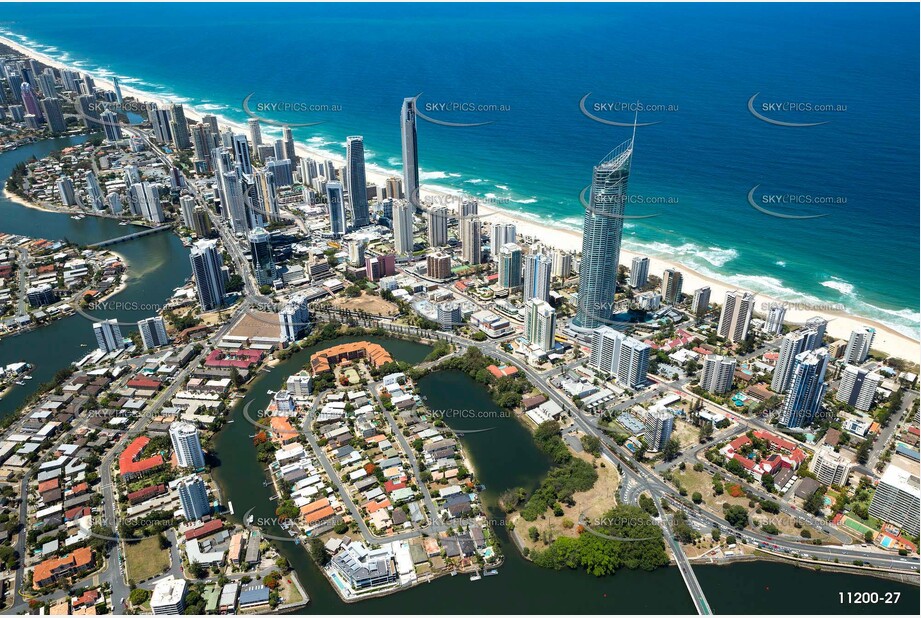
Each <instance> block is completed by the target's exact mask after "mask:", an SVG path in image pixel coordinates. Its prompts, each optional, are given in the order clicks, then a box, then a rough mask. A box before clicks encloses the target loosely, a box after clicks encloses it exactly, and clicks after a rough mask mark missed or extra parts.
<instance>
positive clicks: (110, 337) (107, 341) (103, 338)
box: [93, 320, 125, 353]
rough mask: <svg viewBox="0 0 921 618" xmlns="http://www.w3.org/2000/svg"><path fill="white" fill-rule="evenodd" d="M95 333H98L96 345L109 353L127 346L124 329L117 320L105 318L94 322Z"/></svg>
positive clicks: (100, 349)
mask: <svg viewBox="0 0 921 618" xmlns="http://www.w3.org/2000/svg"><path fill="white" fill-rule="evenodd" d="M93 334H95V335H96V345H97V346H99V351H100V352H103V353H109V352H112V351H113V350H121V349H123V348H124V347H125V343H124V339H122V331H121V329H120V328H119V327H118V322H117V321H116V320H104V321H102V322H96V323H94V324H93Z"/></svg>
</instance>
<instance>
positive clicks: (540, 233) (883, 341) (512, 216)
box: [0, 36, 921, 362]
mask: <svg viewBox="0 0 921 618" xmlns="http://www.w3.org/2000/svg"><path fill="white" fill-rule="evenodd" d="M0 43H3V44H5V45H7V46H8V47H10V48H11V49H13V50H16V51H17V52H19V53H21V54H23V55H25V56H28V57H32V58H35V59H37V60H39V61H40V62H42V63H44V64H46V65H48V66H53V67H56V68H59V69H60V68H66V69H71V70H78V71H81V72H87V71H84V70H83V69H81V68H79V67H73V66H70V65H68V64H66V63H64V62H61V61H59V60H56V59H54V58H51V57H50V56H48V55H47V54H44V53H42V52H38V51H36V50H33V49H31V48H29V47H27V46H26V45H23V44H22V43H19V42H17V41H14V40H12V39H10V38H9V37H7V36H0ZM97 79H98V81H100V82H103V83H105V84H107V85H109V86H110V87H111V84H112V81H111V78H107V77H106V78H97ZM121 90H122V93H123V95H124V96H126V97H133V98H135V99H137V100H138V101H150V102H154V103H158V104H160V103H168V102H169V101H167V99H165V98H164V97H162V96H161V95H156V94H151V93H148V92H144V91H142V90H138V89H137V88H133V87H130V86H126V85H124V84H122V85H121ZM184 108H185V112H186V117H187V118H188V119H190V120H194V121H200V120H201V118H202V116H204V115H205V114H207V113H208V112H201V111H200V110H197V109H195V108H194V107H192V106H191V105H187V104H184ZM212 115H214V116H216V117H217V118H218V119H219V122H220V123H222V124H224V125H226V126H230V127H232V128H233V129H234V130H237V131H241V132H242V133H244V134H246V135H248V129H247V128H246V126H244V125H243V124H242V123H240V122H236V121H231V120H229V119H227V118H226V117H224V116H221V115H220V114H217V113H215V114H212ZM276 128H277V127H276V126H274V125H272V126H271V130H265V131H264V132H265V133H270V134H271V133H273V132H274V130H275V129H276ZM295 150H296V152H297V153H298V154H299V155H301V156H307V157H310V158H314V159H319V160H325V159H329V160H331V161H333V162H334V163H336V164H342V163H344V161H345V157H344V154H338V153H332V152H324V151H322V150H319V149H314V148H311V147H310V146H309V145H305V144H304V143H297V142H296V143H295ZM393 174H394V173H393V171H388V170H385V169H384V168H381V167H379V166H376V165H368V166H367V178H368V181H369V182H373V183H375V184H377V185H378V186H382V185H383V184H384V183H385V182H386V178H387V177H389V176H391V175H393ZM430 187H431V186H430ZM461 195H464V194H463V192H462V191H451V190H447V189H444V188H424V187H423V188H421V189H420V197H421V198H422V201H425V199H426V198H430V197H431V198H435V199H436V201H438V200H439V199H440V200H445V199H446V198H447V199H448V200H457V199H458V197H459V196H461ZM471 197H472V196H471ZM481 201H483V202H486V203H485V204H483V203H481V204H480V208H481V211H482V212H483V213H485V214H488V215H490V216H492V217H494V218H495V221H506V222H512V223H515V224H516V226H517V228H518V229H517V231H518V233H519V234H521V235H524V236H531V237H533V238H537V239H540V241H541V242H542V244H544V245H546V246H548V247H553V248H558V249H562V250H566V251H569V250H576V251H578V250H580V249H581V244H582V243H581V234H580V233H579V232H577V231H574V230H568V229H565V228H560V227H551V226H547V225H544V224H542V223H538V222H536V221H533V220H531V219H528V218H527V217H524V216H522V215H521V214H520V213H517V212H515V211H507V210H503V209H501V208H497V207H495V206H493V205H491V204H490V203H489V200H486V199H482V200H481ZM637 255H643V254H642V253H639V252H637V251H635V250H627V249H623V248H622V249H621V255H620V263H621V264H623V265H626V266H629V265H630V262H631V260H632V259H633V257H635V256H637ZM647 257H649V260H650V272H651V273H653V274H655V273H661V272H663V271H664V270H666V269H667V268H675V269H677V270H679V271H680V272H681V273H682V274H683V275H684V285H683V290H682V291H683V292H684V293H685V294H687V293H689V292H693V290H694V289H696V288H699V287H703V286H709V287H710V290H711V302H715V303H719V304H722V303H723V302H724V298H725V295H726V292H728V291H731V290H740V291H749V292H752V293H753V294H754V295H755V296H756V297H757V301H756V303H757V304H756V312H755V313H756V315H757V314H760V315H764V313H765V311H764V310H763V309H761V307H764V306H766V305H768V304H780V305H783V306H785V307H787V315H786V316H785V320H784V321H785V323H788V324H793V325H798V324H803V323H804V322H805V321H806V320H807V319H809V318H811V317H813V316H819V317H822V318H824V319H826V320H828V322H829V324H828V328H827V332H828V334H829V335H830V336H833V337H835V338H837V339H844V340H847V339H848V337H849V336H850V333H851V331H853V330H855V329H857V328H859V327H861V326H871V327H873V328H875V329H876V331H877V332H876V337H875V338H874V341H873V343H874V345H873V349H874V350H878V351H880V352H884V353H886V354H888V355H890V356H894V357H898V358H902V359H905V360H909V361H911V362H916V360H917V358H918V357H919V355H921V336H919V337H918V338H912V337H910V336H908V335H906V334H904V333H902V332H900V331H899V330H897V329H896V328H895V327H892V326H889V325H887V324H884V323H882V322H880V321H879V320H875V319H871V318H865V317H862V316H859V315H857V314H853V313H848V312H846V311H844V310H841V309H836V308H832V306H833V305H835V304H836V303H833V302H821V301H820V302H818V303H814V302H810V301H808V300H804V301H800V302H795V301H793V302H791V301H783V300H780V299H777V298H774V297H772V296H771V295H769V294H762V293H760V292H756V291H755V290H752V289H750V288H746V287H744V286H735V285H732V284H730V283H725V282H722V281H720V280H719V279H717V278H715V277H712V276H708V275H704V274H702V273H700V272H698V271H696V270H694V269H693V268H690V267H688V266H686V265H684V264H681V263H680V262H678V261H674V260H669V259H667V258H663V257H654V256H652V255H649V256H647ZM839 304H840V303H839ZM808 306H817V307H818V308H816V309H803V308H800V307H808ZM826 307H828V308H826ZM916 334H917V333H916Z"/></svg>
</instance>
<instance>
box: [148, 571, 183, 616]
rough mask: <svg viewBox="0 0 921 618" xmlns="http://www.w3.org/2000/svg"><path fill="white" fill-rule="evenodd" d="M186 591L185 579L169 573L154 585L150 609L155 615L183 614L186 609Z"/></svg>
mask: <svg viewBox="0 0 921 618" xmlns="http://www.w3.org/2000/svg"><path fill="white" fill-rule="evenodd" d="M185 593H186V583H185V580H184V579H176V578H175V577H173V576H172V575H168V576H166V577H164V578H163V579H161V580H160V581H158V582H157V583H156V585H155V586H154V589H153V595H152V596H151V597H150V609H151V611H152V612H153V613H154V615H155V616H163V615H175V614H181V613H182V612H183V611H184V610H185Z"/></svg>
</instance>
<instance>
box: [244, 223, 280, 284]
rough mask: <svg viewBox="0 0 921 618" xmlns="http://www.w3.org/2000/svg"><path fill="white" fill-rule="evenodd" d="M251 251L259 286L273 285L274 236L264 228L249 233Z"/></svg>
mask: <svg viewBox="0 0 921 618" xmlns="http://www.w3.org/2000/svg"><path fill="white" fill-rule="evenodd" d="M249 250H250V256H251V257H252V261H253V271H255V273H256V282H257V283H258V284H259V285H272V281H274V280H275V258H274V257H273V256H272V236H271V235H270V234H269V233H268V232H266V231H265V229H264V228H261V227H257V228H256V229H255V230H253V231H252V232H250V233H249Z"/></svg>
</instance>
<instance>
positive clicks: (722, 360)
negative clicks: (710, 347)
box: [700, 354, 736, 394]
mask: <svg viewBox="0 0 921 618" xmlns="http://www.w3.org/2000/svg"><path fill="white" fill-rule="evenodd" d="M735 370H736V359H734V358H729V357H728V356H720V355H718V354H709V355H707V356H706V357H705V358H704V367H703V371H702V372H701V376H700V387H701V388H702V389H704V390H705V391H707V392H708V393H714V394H722V393H726V392H728V391H729V390H730V389H731V388H732V376H733V375H734V374H735Z"/></svg>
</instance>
